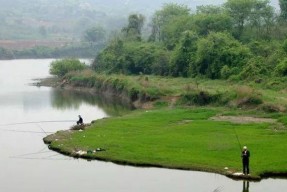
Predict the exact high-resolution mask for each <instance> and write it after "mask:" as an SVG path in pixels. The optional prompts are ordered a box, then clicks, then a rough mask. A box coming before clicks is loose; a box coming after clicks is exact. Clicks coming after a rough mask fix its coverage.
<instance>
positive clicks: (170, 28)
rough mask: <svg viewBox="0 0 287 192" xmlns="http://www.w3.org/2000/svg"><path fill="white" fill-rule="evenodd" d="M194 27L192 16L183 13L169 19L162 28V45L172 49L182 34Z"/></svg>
mask: <svg viewBox="0 0 287 192" xmlns="http://www.w3.org/2000/svg"><path fill="white" fill-rule="evenodd" d="M193 28H194V24H193V17H191V16H189V15H183V16H178V17H174V18H172V19H170V20H169V22H168V23H167V25H165V27H164V28H163V31H164V34H165V37H166V38H165V40H164V42H163V43H164V45H165V46H166V48H167V49H168V50H173V49H174V48H175V47H176V45H177V44H178V43H179V41H180V40H181V37H182V35H183V34H184V33H185V32H186V31H189V30H191V29H193Z"/></svg>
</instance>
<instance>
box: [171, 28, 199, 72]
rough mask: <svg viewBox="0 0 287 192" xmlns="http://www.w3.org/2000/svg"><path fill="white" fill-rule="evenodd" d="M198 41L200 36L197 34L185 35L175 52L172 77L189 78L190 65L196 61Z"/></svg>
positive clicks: (189, 33) (187, 33) (188, 32)
mask: <svg viewBox="0 0 287 192" xmlns="http://www.w3.org/2000/svg"><path fill="white" fill-rule="evenodd" d="M197 41H198V36H197V35H196V34H195V33H193V32H191V31H186V32H185V33H184V34H183V37H182V39H181V41H180V43H179V45H178V47H177V49H176V50H175V51H174V55H173V59H172V62H171V72H170V74H171V75H173V76H176V77H177V76H183V77H187V76H188V75H189V70H190V65H191V63H193V62H194V60H195V52H196V50H197ZM192 72H193V71H192Z"/></svg>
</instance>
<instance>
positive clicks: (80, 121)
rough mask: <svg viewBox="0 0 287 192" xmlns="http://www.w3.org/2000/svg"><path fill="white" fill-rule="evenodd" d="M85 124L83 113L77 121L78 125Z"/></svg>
mask: <svg viewBox="0 0 287 192" xmlns="http://www.w3.org/2000/svg"><path fill="white" fill-rule="evenodd" d="M82 124H83V118H82V117H81V115H79V120H78V121H77V125H82Z"/></svg>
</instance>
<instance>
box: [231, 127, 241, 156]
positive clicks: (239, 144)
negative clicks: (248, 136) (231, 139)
mask: <svg viewBox="0 0 287 192" xmlns="http://www.w3.org/2000/svg"><path fill="white" fill-rule="evenodd" d="M233 130H234V133H235V136H236V139H237V143H238V146H239V150H240V152H241V149H242V148H241V143H240V140H239V137H238V134H237V132H236V129H235V126H233Z"/></svg>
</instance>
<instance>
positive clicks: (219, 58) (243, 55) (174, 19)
mask: <svg viewBox="0 0 287 192" xmlns="http://www.w3.org/2000/svg"><path fill="white" fill-rule="evenodd" d="M280 2H281V4H280V5H281V7H282V10H281V12H280V13H277V12H276V11H275V9H274V8H273V7H272V6H271V5H270V3H269V1H265V0H247V1H246V0H236V1H235V0H228V1H227V2H226V3H225V4H223V5H222V6H212V5H210V6H200V7H198V8H197V11H196V12H195V13H194V12H192V11H191V10H190V9H189V8H188V7H187V6H184V5H178V4H166V5H164V6H163V7H162V9H160V10H158V11H156V12H155V13H154V15H153V17H152V25H151V31H150V34H149V35H148V38H145V37H144V36H143V26H144V22H145V20H144V18H145V17H144V16H143V15H141V14H132V15H130V16H129V18H128V23H127V25H126V26H124V27H123V28H122V30H121V32H120V33H118V34H117V35H115V36H114V37H113V38H112V39H111V40H110V41H109V43H108V45H107V46H106V48H105V49H104V50H103V51H102V52H101V53H100V54H98V56H97V57H96V59H95V62H94V63H93V68H94V69H95V70H96V71H97V72H105V73H108V74H112V73H118V74H119V73H122V74H127V75H131V74H135V75H138V74H153V75H160V76H173V77H199V78H201V77H205V78H209V79H228V80H234V81H240V80H248V81H250V80H251V81H252V80H255V81H256V82H258V83H260V82H261V81H262V80H263V79H270V78H275V79H276V78H284V76H285V75H286V74H287V57H286V56H287V48H286V46H287V41H286V32H287V28H286V26H287V25H286V21H287V16H286V15H287V14H286V9H284V6H286V4H287V1H284V0H282V1H280Z"/></svg>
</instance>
